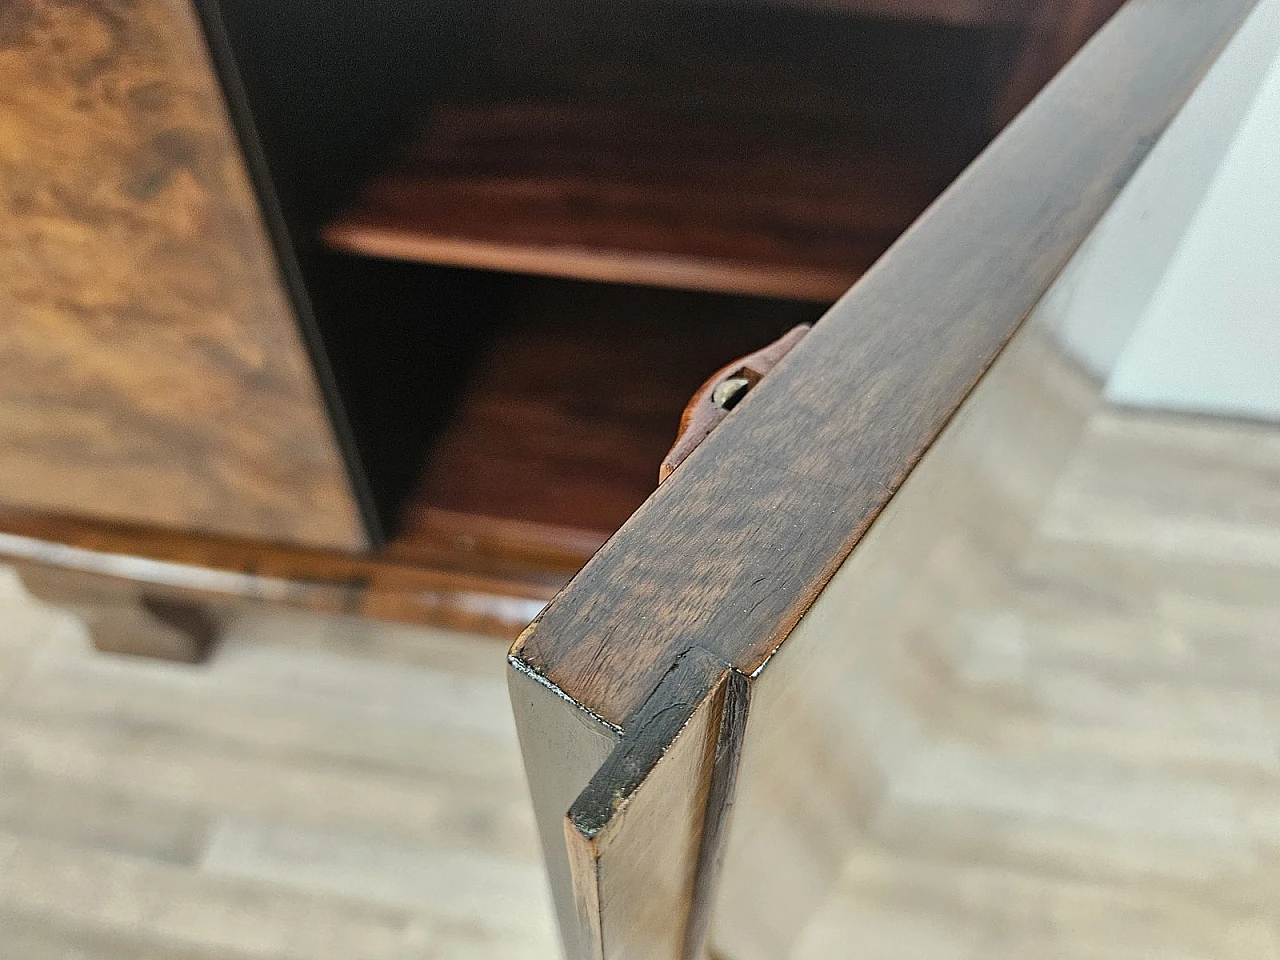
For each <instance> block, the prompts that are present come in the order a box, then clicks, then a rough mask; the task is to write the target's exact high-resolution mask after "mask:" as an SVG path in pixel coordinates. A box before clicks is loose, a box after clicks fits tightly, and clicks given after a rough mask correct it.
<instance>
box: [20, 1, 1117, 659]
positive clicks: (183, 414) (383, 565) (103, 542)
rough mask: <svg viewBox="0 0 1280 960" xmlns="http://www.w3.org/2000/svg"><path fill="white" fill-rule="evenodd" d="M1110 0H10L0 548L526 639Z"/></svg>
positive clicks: (161, 614)
mask: <svg viewBox="0 0 1280 960" xmlns="http://www.w3.org/2000/svg"><path fill="white" fill-rule="evenodd" d="M1116 6H1118V3H1117V2H1115V0H1040V2H1031V0H1027V2H1023V3H995V2H989V0H972V2H966V3H945V2H940V0H838V2H837V0H831V2H819V0H815V2H812V3H810V2H796V3H781V2H778V3H756V4H748V3H736V2H732V3H731V2H690V3H668V2H660V0H633V2H627V3H619V4H616V5H610V6H609V7H608V8H607V15H598V14H595V15H593V10H592V9H591V8H589V7H588V6H587V5H586V4H585V3H584V2H583V0H539V2H538V3H534V4H516V3H505V2H497V0H487V2H484V3H479V4H459V3H454V2H451V0H450V2H446V0H440V2H438V3H433V4H426V5H423V4H409V3H403V2H401V0H378V2H376V3H372V4H370V3H365V2H361V3H357V2H354V0H326V2H320V0H290V2H283V0H282V2H273V3H266V4H264V3H260V2H257V0H252V2H251V0H198V2H196V3H195V5H194V6H193V5H192V4H191V3H190V0H63V2H54V0H14V2H12V3H8V4H5V5H4V7H3V9H0V212H2V213H3V216H0V264H2V265H3V267H4V269H3V270H0V312H2V315H3V321H2V322H0V560H4V561H5V562H11V563H16V564H18V565H19V566H20V567H21V568H22V569H23V570H24V571H25V572H26V574H27V577H28V582H29V583H31V584H32V586H33V588H34V589H36V590H37V592H40V593H42V594H43V595H46V596H50V597H56V598H58V599H59V601H60V602H73V601H75V599H76V598H77V597H82V598H85V599H84V603H85V604H86V609H90V608H92V610H95V611H97V613H96V614H95V615H94V617H91V618H90V622H91V624H99V625H102V626H101V629H100V630H99V631H98V632H99V637H98V639H99V642H101V643H102V645H103V646H105V647H110V648H114V649H119V648H122V647H126V648H128V649H132V650H135V651H137V652H152V653H162V654H164V655H169V656H179V657H185V658H194V657H197V656H199V654H200V652H201V651H202V649H203V646H204V644H203V641H204V640H205V639H207V637H209V636H211V635H212V633H213V632H214V628H215V627H216V618H213V619H210V618H209V617H207V616H205V615H204V613H202V612H201V609H200V607H201V605H202V604H203V603H204V602H205V601H207V600H210V599H213V600H216V599H217V598H223V599H225V600H233V599H237V598H254V599H264V600H270V601H275V602H285V603H292V604H297V605H301V606H306V607H309V608H313V609H319V610H330V611H344V612H355V613H361V614H366V615H371V616H382V617H391V618H397V619H404V620H409V621H425V622H445V623H452V624H455V625H461V626H466V627H469V628H473V629H482V630H490V631H497V632H505V633H514V632H515V631H516V630H517V629H518V628H519V627H520V626H521V625H523V624H524V623H525V622H527V621H528V620H529V619H530V617H532V616H533V615H534V614H535V613H536V612H537V611H538V610H539V609H541V607H542V605H543V604H544V603H545V602H546V601H547V600H548V599H550V597H551V596H552V595H553V594H554V593H555V592H556V590H557V589H559V588H560V587H561V586H562V585H563V584H564V583H565V582H566V581H567V579H568V578H569V577H570V576H571V575H572V574H573V573H574V572H575V571H576V570H577V569H578V568H579V567H581V565H582V564H583V563H584V562H585V561H586V559H587V558H588V557H589V556H590V555H591V554H592V553H593V552H594V551H595V550H596V549H597V548H598V547H599V546H600V545H601V544H602V543H603V542H604V541H605V540H606V539H607V538H608V537H609V536H610V535H611V534H612V532H613V531H614V530H616V529H617V528H618V527H619V526H620V525H621V524H622V522H623V521H624V520H626V519H627V517H628V516H630V515H631V513H632V512H633V511H634V510H635V509H636V508H637V507H638V506H639V505H640V504H641V503H642V502H643V501H644V500H645V499H646V497H648V496H649V494H650V493H651V492H652V491H653V489H654V486H655V485H656V481H657V471H658V466H659V464H660V462H661V460H662V456H663V454H664V452H665V450H666V448H667V446H669V444H670V442H671V440H672V438H673V435H674V432H675V428H676V424H677V422H678V420H679V416H680V412H681V409H682V408H683V406H684V402H685V400H686V399H687V398H688V396H689V395H690V394H692V392H693V391H694V390H695V389H696V388H697V386H698V385H699V384H700V383H701V382H702V380H703V379H704V378H705V376H706V375H707V374H708V373H709V372H710V371H712V370H714V369H717V368H719V367H721V366H722V365H723V364H724V363H725V362H727V361H729V360H731V359H732V358H733V357H735V356H738V355H742V354H745V353H748V352H750V351H752V350H754V349H756V348H757V347H759V346H761V345H763V344H764V343H766V342H768V341H770V340H772V339H774V338H775V337H776V336H777V335H778V334H780V333H781V332H783V331H785V330H787V329H789V328H791V327H793V326H794V325H796V324H797V323H802V322H807V321H812V320H814V319H816V318H817V317H818V316H820V315H821V314H822V313H823V311H824V310H825V309H826V307H827V306H828V305H829V304H830V303H831V302H832V301H833V300H835V299H836V298H837V297H838V296H839V295H840V294H841V293H842V292H843V290H844V289H845V288H846V287H847V286H849V284H851V283H852V282H853V281H855V280H856V279H857V278H858V276H859V275H860V274H861V273H862V272H863V271H864V270H865V269H866V268H867V267H868V266H870V264H871V263H873V262H874V261H875V260H876V258H877V257H879V256H880V254H881V253H882V252H883V251H884V250H885V249H886V248H887V247H888V246H889V245H890V244H891V243H892V242H893V241H894V240H895V238H896V237H897V236H898V235H899V234H901V233H902V232H903V231H904V230H905V229H906V228H907V227H908V225H909V224H910V223H911V222H912V221H913V220H914V219H915V218H916V217H917V216H918V215H919V214H920V213H921V212H922V211H923V210H924V209H925V208H926V207H927V206H928V205H929V204H930V203H931V202H932V201H933V199H934V198H935V197H936V196H937V195H938V194H939V193H940V192H941V191H942V190H943V189H945V188H946V186H947V185H948V184H949V183H950V182H951V180H952V179H953V178H954V177H955V176H956V175H957V174H958V173H959V172H960V171H961V170H962V169H963V168H964V167H965V165H966V164H967V163H968V162H969V161H970V160H971V159H972V158H973V157H974V156H975V155H976V154H977V153H978V152H979V151H980V150H981V149H982V147H983V146H984V145H985V144H986V143H987V141H988V140H989V139H990V138H991V137H992V136H993V135H994V134H995V132H996V131H997V130H998V129H999V128H1000V126H1001V125H1002V124H1003V122H1004V121H1005V119H1007V118H1008V117H1009V116H1011V115H1012V114H1013V113H1014V112H1016V110H1017V108H1018V107H1019V106H1021V105H1022V104H1023V103H1024V102H1025V101H1026V100H1027V99H1028V98H1029V97H1030V96H1031V94H1032V93H1034V91H1035V90H1036V89H1038V88H1039V86H1040V85H1041V84H1042V83H1043V82H1044V80H1045V79H1047V78H1048V77H1049V76H1051V75H1052V74H1053V73H1054V72H1055V71H1056V69H1057V68H1058V67H1059V66H1060V65H1061V64H1062V63H1063V62H1064V61H1065V59H1066V58H1067V57H1069V56H1070V54H1071V53H1072V52H1073V51H1074V50H1075V49H1076V48H1077V47H1078V46H1079V45H1080V44H1081V43H1082V42H1083V41H1084V40H1085V39H1086V38H1087V37H1088V36H1089V34H1090V33H1091V32H1092V31H1093V30H1094V29H1095V28H1096V27H1097V26H1098V25H1099V24H1100V23H1101V22H1102V21H1103V20H1105V19H1106V17H1107V16H1108V15H1109V14H1110V13H1111V12H1112V11H1113V10H1114V8H1115V7H1116ZM103 611H106V612H103ZM95 617H96V619H95ZM121 624H128V627H127V629H126V628H124V627H121ZM193 624H195V625H197V626H195V627H193ZM197 627H198V628H197ZM109 637H115V638H116V639H109ZM121 637H130V638H132V639H127V640H122V639H119V638H121ZM182 637H187V638H188V640H186V641H184V640H182V639H181V638H182Z"/></svg>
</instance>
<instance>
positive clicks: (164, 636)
mask: <svg viewBox="0 0 1280 960" xmlns="http://www.w3.org/2000/svg"><path fill="white" fill-rule="evenodd" d="M18 572H19V576H21V578H22V583H23V585H24V586H25V587H26V588H27V591H28V592H29V593H30V594H31V595H32V596H33V597H36V598H37V599H39V600H43V601H45V602H46V603H50V604H52V605H54V606H56V607H62V608H63V609H67V610H70V611H72V612H73V613H75V614H76V615H77V616H79V617H80V618H81V619H82V620H83V621H84V623H85V626H86V627H87V628H88V630H89V637H90V640H91V641H92V642H93V645H94V647H96V648H97V649H98V650H102V651H104V652H107V653H127V654H132V655H134V656H143V657H156V658H158V659H161V660H176V661H178V662H181V663H197V662H199V661H200V660H203V659H204V657H205V656H206V655H207V654H208V652H209V650H210V648H211V647H212V646H213V643H214V641H215V640H216V639H217V635H218V628H219V623H218V618H217V617H216V615H215V614H214V613H213V612H212V611H211V610H209V609H208V608H207V607H206V606H204V605H203V604H201V603H199V602H197V601H193V600H187V599H178V598H174V597H169V596H158V595H155V594H153V593H150V592H148V591H147V589H146V588H145V587H143V586H142V585H140V584H136V583H132V582H130V581H128V580H116V579H114V578H111V577H100V576H96V575H94V574H89V573H83V572H81V571H78V570H55V569H50V568H46V567H34V566H32V567H22V568H20V569H19V571H18Z"/></svg>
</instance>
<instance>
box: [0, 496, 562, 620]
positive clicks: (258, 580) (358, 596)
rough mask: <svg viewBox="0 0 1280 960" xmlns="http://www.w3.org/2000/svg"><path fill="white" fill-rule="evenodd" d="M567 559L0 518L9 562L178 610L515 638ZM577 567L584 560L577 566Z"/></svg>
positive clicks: (0, 555) (2, 552)
mask: <svg viewBox="0 0 1280 960" xmlns="http://www.w3.org/2000/svg"><path fill="white" fill-rule="evenodd" d="M565 560H566V558H564V557H559V556H525V557H513V556H511V555H510V554H508V553H505V552H503V551H498V552H496V553H493V554H487V553H463V552H460V551H458V550H451V549H450V548H449V545H448V544H447V543H441V544H439V545H436V546H435V547H434V548H430V547H428V546H427V545H425V544H423V545H419V548H418V551H417V552H416V553H415V555H414V557H413V558H412V559H408V558H401V557H397V556H395V555H392V554H387V553H382V554H374V555H369V556H363V557H362V556H355V555H352V554H348V553H343V552H340V551H336V550H322V549H312V548H302V547H291V546H285V545H279V544H268V543H262V542H260V541H253V540H236V539H232V538H223V537H212V536H200V535H195V534H190V533H171V532H167V531H162V530H149V529H145V528H140V527H130V526H124V525H113V524H105V523H101V522H98V521H84V520H78V519H75V518H69V517H50V516H47V515H34V514H22V513H0V563H12V564H16V565H17V566H19V567H20V568H22V569H33V568H43V569H44V570H45V571H47V574H45V575H44V579H46V580H47V579H49V578H50V577H56V576H58V575H59V574H61V575H62V576H64V577H65V578H68V579H70V580H79V579H83V578H84V577H85V576H93V577H99V578H103V579H114V580H117V581H119V582H120V583H121V584H122V585H123V586H132V587H133V588H135V589H139V590H143V591H145V593H146V595H147V596H148V597H153V598H158V599H160V600H165V601H169V602H178V603H184V602H192V601H209V602H215V603H216V602H219V598H221V602H224V603H225V602H227V601H233V602H234V601H254V602H267V603H275V604H279V605H281V606H289V607H295V608H299V609H304V610H312V611H315V612H318V613H337V614H353V615H361V616H368V617H374V618H377V619H382V620H391V621H397V622H402V623H413V624H426V625H433V626H445V627H454V628H457V629H464V630H472V631H476V632H481V633H488V634H491V635H494V636H498V637H513V636H515V635H516V634H517V633H518V632H519V631H520V629H521V628H523V627H524V626H525V625H526V624H527V623H528V621H529V619H530V618H531V617H532V616H533V615H534V614H535V613H536V612H537V611H538V610H539V609H540V608H541V607H542V605H543V604H544V603H545V602H546V601H547V600H549V599H550V598H551V597H552V596H553V595H554V594H555V592H556V590H557V589H559V588H560V587H561V586H562V585H563V584H564V582H565V581H566V580H568V578H569V576H570V575H571V574H572V570H573V567H572V566H569V567H566V566H565ZM569 562H571V563H572V562H573V558H569Z"/></svg>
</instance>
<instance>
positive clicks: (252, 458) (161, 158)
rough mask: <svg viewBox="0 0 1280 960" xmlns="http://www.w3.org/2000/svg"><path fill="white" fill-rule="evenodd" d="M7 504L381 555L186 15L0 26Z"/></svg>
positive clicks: (179, 9) (66, 7)
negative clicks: (370, 541) (373, 548)
mask: <svg viewBox="0 0 1280 960" xmlns="http://www.w3.org/2000/svg"><path fill="white" fill-rule="evenodd" d="M0 263H2V264H3V269H0V303H3V308H2V309H3V313H4V319H3V321H2V322H0V501H3V502H4V503H5V504H6V505H8V506H9V507H20V508H23V509H26V510H43V511H50V512H52V513H81V514H86V513H91V514H93V515H95V516H99V517H103V518H108V519H114V520H119V521H127V522H132V523H140V524H150V525H154V526H166V527H172V528H183V529H192V530H196V531H200V532H206V533H218V534H223V535H230V536H240V537H259V538H262V539H266V540H276V541H286V542H292V543H296V544H305V545H309V546H324V547H336V548H351V549H355V548H360V547H362V546H364V545H365V544H366V542H367V538H366V535H365V532H364V529H363V525H362V522H361V519H360V517H359V514H358V511H357V509H356V506H355V503H354V500H353V496H352V492H351V488H350V484H349V482H348V478H347V475H346V472H345V468H344V466H343V462H342V457H341V455H340V453H339V451H338V448H337V445H336V443H335V440H334V435H333V432H332V430H331V428H330V425H329V421H328V414H327V413H326V411H325V406H324V404H323V402H322V400H321V397H320V394H319V391H318V389H317V385H316V381H315V377H314V375H313V373H312V369H311V365H310V361H309V359H308V356H307V353H306V351H305V349H304V347H303V344H302V341H301V339H300V336H299V333H298V330H297V328H296V326H295V320H294V316H293V312H292V310H291V308H290V305H289V303H288V302H287V300H286V296H285V293H284V290H283V288H282V284H281V281H280V277H279V274H278V271H277V265H276V258H275V256H274V253H273V251H272V248H271V245H270V243H269V242H268V239H267V236H266V233H265V231H264V227H263V223H262V219H261V216H260V214H259V211H258V201H257V198H256V197H255V195H254V192H253V190H252V189H251V186H250V183H249V179H248V175H247V173H246V169H245V166H244V163H243V161H242V158H241V154H240V150H239V147H238V144H237V141H236V137H235V134H234V133H233V131H232V128H231V125H230V123H229V121H228V118H227V115H226V110H225V108H224V104H223V102H222V95H221V92H220V90H219V87H218V83H217V80H216V78H215V77H214V75H213V72H212V68H211V66H210V63H209V60H208V56H207V54H206V50H205V46H204V40H203V38H202V37H201V35H200V31H199V28H198V26H197V24H196V22H195V19H194V15H193V12H192V10H191V9H190V8H189V6H188V4H187V3H186V2H184V0H138V2H133V3H116V2H96V0H77V2H63V3H54V2H47V0H12V2H8V3H5V4H4V6H3V10H0Z"/></svg>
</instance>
